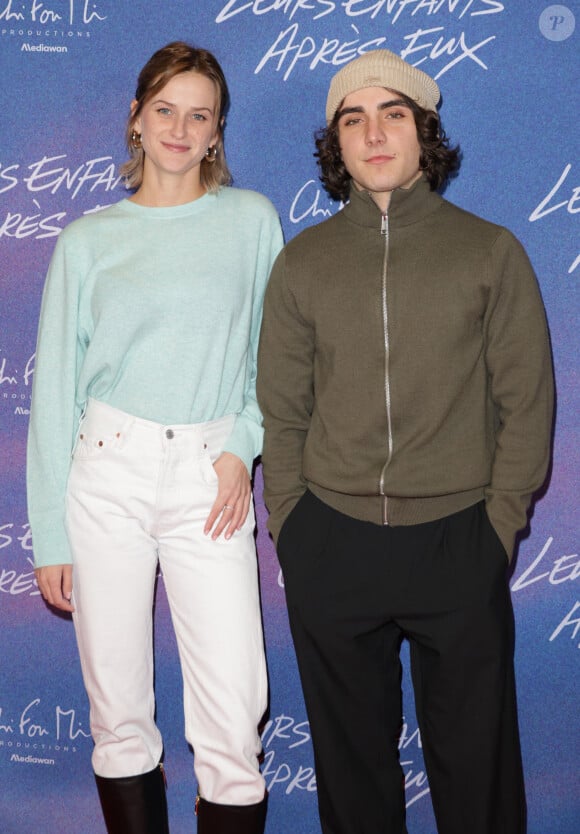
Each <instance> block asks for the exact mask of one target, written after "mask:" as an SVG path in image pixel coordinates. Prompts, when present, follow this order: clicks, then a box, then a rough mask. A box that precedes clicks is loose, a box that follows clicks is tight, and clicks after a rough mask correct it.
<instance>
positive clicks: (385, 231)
mask: <svg viewBox="0 0 580 834" xmlns="http://www.w3.org/2000/svg"><path fill="white" fill-rule="evenodd" d="M381 235H382V236H383V237H384V240H385V247H384V252H383V275H382V288H381V293H382V306H383V339H384V347H385V407H386V413H387V459H386V461H385V463H384V466H383V468H382V470H381V477H380V479H379V493H380V494H381V495H382V496H383V524H385V525H386V524H388V523H389V520H388V513H387V510H388V507H387V503H388V498H387V496H386V495H385V473H386V471H387V467H388V465H389V463H390V462H391V458H392V456H393V426H392V422H391V381H390V375H389V310H388V305H387V265H388V259H389V216H388V214H383V216H382V219H381Z"/></svg>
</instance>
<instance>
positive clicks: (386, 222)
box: [381, 214, 389, 236]
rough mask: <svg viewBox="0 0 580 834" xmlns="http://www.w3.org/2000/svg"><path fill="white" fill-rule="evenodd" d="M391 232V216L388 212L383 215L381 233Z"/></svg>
mask: <svg viewBox="0 0 580 834" xmlns="http://www.w3.org/2000/svg"><path fill="white" fill-rule="evenodd" d="M388 233H389V216H388V214H383V215H381V234H382V235H385V236H386V235H387V234H388Z"/></svg>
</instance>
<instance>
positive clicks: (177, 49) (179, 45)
mask: <svg viewBox="0 0 580 834" xmlns="http://www.w3.org/2000/svg"><path fill="white" fill-rule="evenodd" d="M183 72H197V73H199V74H200V75H203V76H205V77H206V78H209V80H210V81H212V82H213V84H214V85H215V88H216V91H217V95H218V111H219V118H218V124H217V132H218V140H217V142H216V144H215V150H216V157H215V161H214V162H210V161H208V160H207V159H203V160H202V162H201V172H200V176H201V184H202V185H203V186H204V188H206V189H207V190H208V191H210V192H211V191H217V190H218V188H219V187H220V186H222V185H228V184H229V183H230V182H231V181H232V177H231V174H230V171H229V168H228V164H227V162H226V157H225V150H224V141H223V125H224V117H225V112H226V110H227V108H228V105H229V92H228V86H227V84H226V79H225V76H224V74H223V71H222V68H221V67H220V65H219V63H218V61H217V59H216V58H215V57H214V56H213V55H212V53H211V52H208V51H207V50H206V49H197V48H196V47H194V46H190V45H189V44H187V43H184V42H183V41H173V42H172V43H169V44H167V46H164V47H162V48H161V49H158V50H157V52H155V54H154V55H152V56H151V58H150V59H149V60H148V61H147V63H146V64H145V66H144V67H143V69H142V70H141V72H140V73H139V78H138V80H137V90H136V92H135V99H136V101H137V106H136V107H135V110H134V111H133V112H132V113H131V114H130V116H129V119H128V121H127V128H126V131H125V141H126V143H127V148H128V150H129V155H130V159H128V160H127V162H125V163H124V165H122V166H121V170H120V173H121V176H122V177H124V179H125V183H126V185H127V188H131V189H133V188H139V186H140V185H141V183H142V181H143V165H144V158H145V154H144V153H143V148H141V147H136V146H135V142H134V126H135V122H136V120H137V118H138V117H139V114H140V113H141V111H142V109H143V107H144V105H145V104H146V103H147V102H148V101H150V100H151V99H152V98H153V97H154V96H155V95H156V94H157V93H158V92H159V90H161V89H162V88H163V87H165V85H166V84H167V83H168V82H169V81H171V79H172V78H174V77H175V76H176V75H180V74H181V73H183Z"/></svg>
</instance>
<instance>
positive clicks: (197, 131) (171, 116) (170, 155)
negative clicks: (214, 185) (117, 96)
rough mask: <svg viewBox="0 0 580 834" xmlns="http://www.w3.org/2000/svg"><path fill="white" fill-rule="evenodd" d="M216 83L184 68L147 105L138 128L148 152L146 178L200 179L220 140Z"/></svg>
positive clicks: (144, 149) (197, 181) (146, 156)
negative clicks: (208, 153)
mask: <svg viewBox="0 0 580 834" xmlns="http://www.w3.org/2000/svg"><path fill="white" fill-rule="evenodd" d="M218 118H219V102H218V92H217V89H216V86H215V85H214V83H213V82H212V81H210V79H209V78H206V76H204V75H200V74H199V73H197V72H183V73H180V74H179V75H176V76H174V77H173V78H172V79H171V80H170V81H168V82H167V84H166V85H165V87H163V88H162V89H161V90H160V91H159V92H158V93H157V94H156V95H155V96H154V97H153V98H152V99H150V100H149V101H147V102H146V103H145V104H144V105H143V109H142V110H141V113H140V114H139V116H138V118H137V119H136V120H135V124H134V128H135V130H136V131H137V132H138V133H140V134H141V142H142V146H143V151H144V154H145V159H144V168H143V182H144V183H145V182H146V181H147V180H151V178H156V179H157V181H162V180H166V178H175V177H177V178H186V179H187V180H191V182H192V184H196V183H199V176H200V163H201V161H202V159H203V158H204V156H205V153H206V151H207V149H208V148H209V147H210V146H212V145H215V143H216V142H217V140H218Z"/></svg>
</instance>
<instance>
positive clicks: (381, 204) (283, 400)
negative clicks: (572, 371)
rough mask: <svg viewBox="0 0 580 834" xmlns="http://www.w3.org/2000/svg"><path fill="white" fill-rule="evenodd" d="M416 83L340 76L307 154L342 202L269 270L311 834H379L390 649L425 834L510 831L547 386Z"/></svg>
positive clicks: (396, 790)
mask: <svg viewBox="0 0 580 834" xmlns="http://www.w3.org/2000/svg"><path fill="white" fill-rule="evenodd" d="M438 101H439V89H438V86H437V84H436V83H435V82H434V81H433V80H432V79H431V78H430V77H429V76H427V75H426V74H425V73H423V72H421V71H420V70H418V69H416V68H414V67H412V66H410V65H409V64H407V63H405V62H404V61H403V60H401V59H400V58H399V57H398V56H396V55H394V54H393V53H391V52H389V51H387V50H378V51H374V52H370V53H367V54H365V55H363V56H362V57H360V58H357V59H356V60H354V61H352V62H351V63H350V64H347V65H346V66H345V67H343V68H342V69H341V70H340V71H339V72H338V73H337V74H336V75H335V76H334V78H333V79H332V82H331V84H330V90H329V94H328V101H327V108H326V119H327V128H326V130H325V131H323V132H322V133H321V134H319V137H318V140H317V147H318V154H317V155H318V160H319V164H320V167H321V171H322V180H323V182H324V183H325V186H326V188H327V190H328V191H329V193H330V194H331V195H332V196H333V197H335V198H340V199H343V200H346V199H349V202H348V204H347V205H346V206H345V207H344V208H343V209H342V210H341V211H340V212H339V213H338V214H336V215H335V216H334V217H332V218H330V219H328V220H326V221H325V222H323V223H321V224H320V225H318V226H315V227H312V228H310V229H307V230H305V231H303V232H302V233H301V234H300V235H298V236H297V237H296V238H295V239H294V240H292V241H291V242H290V243H289V244H288V245H287V246H286V248H285V249H284V250H283V252H282V253H281V255H280V256H279V258H278V260H277V262H276V265H275V267H274V271H273V274H272V277H271V280H270V284H269V288H268V290H267V297H266V304H265V310H264V320H263V330H262V338H261V348H260V358H259V365H258V368H259V370H258V377H259V379H258V397H259V401H260V405H261V408H262V411H263V414H264V424H265V430H266V437H265V445H264V453H263V465H264V481H265V500H266V504H267V505H268V507H269V510H270V521H269V526H270V530H271V533H272V535H273V538H274V540H275V541H276V542H277V549H278V555H279V558H280V563H281V565H282V568H283V572H284V579H285V587H286V596H287V602H288V610H289V617H290V624H291V628H292V635H293V639H294V644H295V648H296V653H297V657H298V663H299V668H300V675H301V680H302V685H303V689H304V695H305V701H306V706H307V710H308V716H309V719H310V723H311V729H312V739H313V745H314V753H315V763H316V771H317V783H318V799H319V811H320V818H321V823H322V830H323V832H324V834H403V832H406V828H405V800H404V790H403V775H402V772H401V768H400V764H399V759H398V745H397V742H398V735H399V731H400V727H401V691H400V661H399V648H400V643H401V640H402V639H403V638H407V639H408V640H409V642H410V651H411V666H412V677H413V684H414V691H415V701H416V709H417V717H418V721H419V726H420V729H421V736H422V741H423V751H424V756H425V763H426V767H427V773H428V777H429V784H430V788H431V795H432V800H433V806H434V810H435V815H436V819H437V825H438V831H439V834H468V832H469V834H523V832H524V829H525V799H524V789H523V779H522V770H521V761H520V749H519V739H518V728H517V717H516V703H515V687H514V678H513V614H512V607H511V601H510V595H509V588H508V584H507V569H508V562H509V559H510V558H511V555H512V551H513V546H514V538H515V535H516V532H517V530H519V529H520V528H522V527H523V526H524V525H525V524H526V512H527V508H528V506H529V504H530V499H531V496H532V494H533V492H534V491H535V490H537V489H538V488H539V487H540V485H541V484H542V481H543V479H544V477H545V473H546V469H547V465H548V457H549V445H550V429H551V415H552V376H551V360H550V351H549V341H548V335H547V329H546V323H545V316H544V310H543V306H542V302H541V299H540V295H539V292H538V288H537V284H536V280H535V277H534V274H533V271H532V269H531V266H530V264H529V261H528V259H527V257H526V255H525V253H524V251H523V249H522V247H521V246H520V244H519V243H518V242H517V241H516V240H515V238H514V237H513V236H512V235H511V234H510V233H509V232H508V231H507V230H505V229H503V228H500V227H498V226H495V225H493V224H491V223H488V222H486V221H484V220H482V219H480V218H478V217H475V216H474V215H472V214H469V213H467V212H465V211H462V210H461V209H459V208H457V207H455V206H453V205H451V204H450V203H448V202H446V201H445V200H443V199H442V198H441V197H440V196H439V195H438V194H437V192H436V189H439V188H440V187H441V186H442V185H443V184H444V183H445V181H446V179H447V178H448V176H449V175H450V173H452V172H453V171H454V170H455V169H456V168H457V167H458V152H457V149H455V148H451V147H450V146H449V143H448V140H447V138H446V137H445V134H444V133H443V131H442V130H441V127H440V122H439V117H438V115H437V113H436V108H437V104H438Z"/></svg>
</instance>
